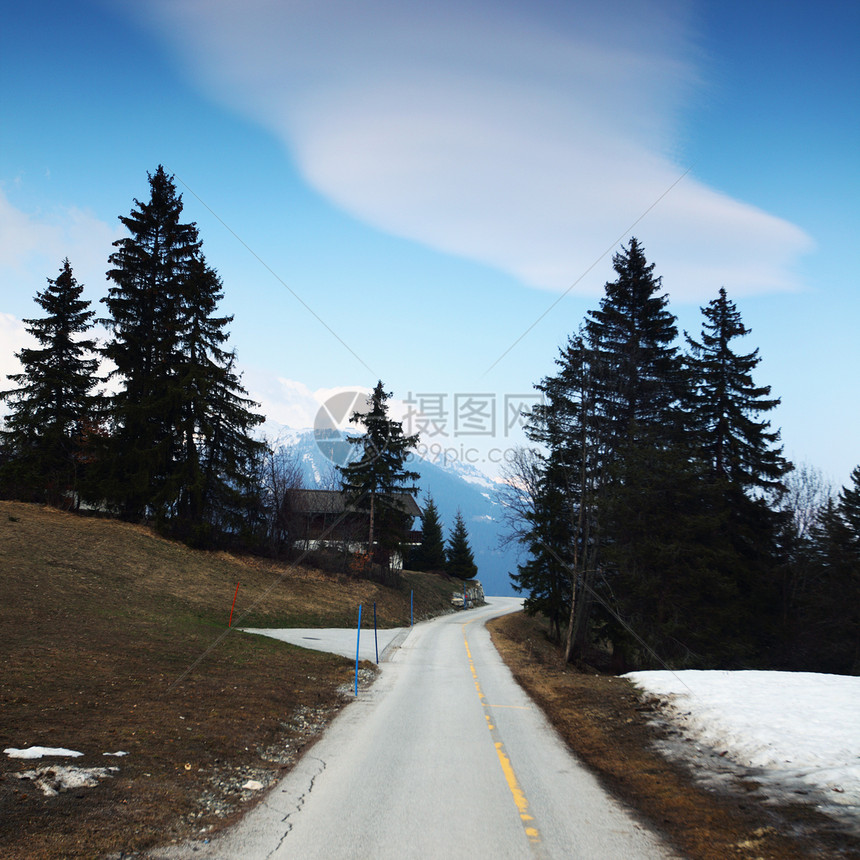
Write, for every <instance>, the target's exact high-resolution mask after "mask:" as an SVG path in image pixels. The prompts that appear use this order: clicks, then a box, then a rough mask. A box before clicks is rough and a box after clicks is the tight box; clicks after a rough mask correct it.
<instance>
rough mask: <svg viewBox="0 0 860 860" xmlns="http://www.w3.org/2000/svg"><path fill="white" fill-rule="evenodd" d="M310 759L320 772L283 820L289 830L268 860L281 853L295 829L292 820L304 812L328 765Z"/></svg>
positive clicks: (315, 775) (268, 855) (282, 822)
mask: <svg viewBox="0 0 860 860" xmlns="http://www.w3.org/2000/svg"><path fill="white" fill-rule="evenodd" d="M309 758H313V761H315V762H317V763H318V764H319V766H320V767H319V770H318V771H317V772H316V773H315V774H314V775H313V776H312V777H311V781H310V783H309V784H308V787H307V790H306V791H304V792H303V793H302V794H300V795H299V797H298V798H297V800H296V804H295V807H294V808H293V809H292V810H291V811H290V812H288V813H287V814H286V815H285V816H284V817H283V818H282V819H281V824H286V825H287V829H286V830H285V831H284V834H283V836H281V838H280V839H279V840H278V844H277V845H276V846H275V847H274V848H273V849H272V850H271V851H270V852H269V853H268V854H267V855H266V860H269V858H270V857H273V856H274V855H275V854H277V852H278V851H280V849H281V846H282V845H283V844H284V841H285V840H286V838H287V837H288V836H289V835H290V832H291V831H292V829H293V824H292V822H291V821H290V819H291V818H292V817H293V816H294V815H297V814H298V813H299V812H301V811H302V807H304V805H305V802H306V801H307V799H308V797H310V794H311V792H312V791H313V790H314V785H315V784H316V781H317V777H318V776H320V774H322V773H323V771H324V770H325V769H326V763H325V762H324V761H323V760H322V759H321V758H315V757H309Z"/></svg>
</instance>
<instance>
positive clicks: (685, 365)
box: [512, 239, 860, 668]
mask: <svg viewBox="0 0 860 860" xmlns="http://www.w3.org/2000/svg"><path fill="white" fill-rule="evenodd" d="M613 266H614V269H615V273H616V279H615V280H614V281H612V282H609V283H607V284H606V294H605V296H604V298H603V299H602V301H601V303H600V307H599V309H598V310H595V311H592V312H590V313H589V315H588V316H587V318H586V320H585V323H584V325H583V328H582V330H581V332H580V334H578V335H577V336H575V337H572V338H571V339H570V340H569V342H568V344H567V345H566V347H565V348H564V349H563V350H562V351H561V353H560V356H559V358H558V359H557V362H556V364H557V367H558V370H557V373H556V375H555V376H552V377H548V378H546V379H544V380H543V381H542V382H541V383H540V384H539V385H538V386H536V387H537V388H538V390H539V391H541V392H542V393H543V395H544V398H545V399H544V402H543V403H542V404H541V405H539V406H537V407H536V408H535V409H534V410H533V412H532V415H531V421H530V424H529V427H528V433H529V436H530V438H531V439H532V440H533V441H535V442H537V443H539V444H541V445H542V446H544V448H545V449H546V451H547V453H546V454H545V456H544V457H543V465H542V467H541V468H540V470H539V472H540V479H539V481H538V482H537V484H538V491H537V493H536V494H535V498H534V500H533V503H532V504H531V506H530V507H528V506H524V507H523V509H522V510H521V511H520V519H521V520H522V521H524V522H525V524H526V526H525V527H524V528H523V527H521V528H520V531H519V535H520V537H519V539H520V540H521V542H522V543H524V544H525V546H526V547H527V549H528V551H529V558H528V559H527V561H526V563H525V564H523V565H521V566H520V568H519V571H518V573H517V574H516V575H514V576H513V577H512V579H513V581H514V584H515V587H517V588H519V589H520V590H523V591H526V592H527V593H528V594H529V597H528V599H527V606H532V607H534V608H539V609H540V611H541V612H543V613H544V614H545V615H547V617H548V618H549V620H550V627H551V630H552V631H553V632H554V633H555V634H556V635H558V633H559V632H560V630H559V626H560V625H561V624H563V623H564V620H566V621H567V637H566V648H565V653H566V657H567V658H568V659H573V658H576V657H582V656H584V655H585V654H586V652H587V650H588V647H589V643H590V642H594V641H596V640H597V639H599V640H600V641H601V642H602V643H606V642H608V643H609V644H610V646H611V650H612V653H613V660H614V663H615V665H616V666H617V667H619V668H621V667H627V668H635V667H644V666H659V665H673V666H678V667H681V666H697V667H702V668H704V667H717V666H720V667H732V666H743V665H750V664H754V663H755V662H756V661H759V663H761V662H762V661H763V660H764V659H766V658H767V655H769V654H774V653H775V648H776V641H777V639H778V630H779V614H780V609H779V608H778V607H779V606H780V604H781V600H780V594H781V578H782V576H783V574H782V569H783V568H784V565H785V549H784V545H783V542H782V539H783V537H784V535H785V528H784V520H785V516H784V515H783V514H781V513H779V512H778V511H777V510H776V509H775V504H776V503H778V501H779V498H780V496H781V493H782V489H783V488H782V483H781V478H782V477H783V475H784V474H785V473H786V472H787V471H788V469H789V468H790V466H789V464H787V463H786V461H785V460H784V459H783V457H782V452H781V449H780V448H778V447H776V442H777V441H778V438H779V437H778V433H775V432H771V431H770V429H769V425H768V423H767V422H766V421H760V420H758V416H759V414H760V413H762V412H766V411H768V410H770V409H772V408H774V407H775V406H776V404H777V403H778V401H777V400H775V399H771V398H769V394H770V389H769V388H767V387H757V386H755V385H754V384H753V382H752V378H751V373H752V371H753V370H754V368H755V367H756V365H757V364H758V361H759V359H758V354H757V352H753V353H750V354H736V353H735V352H734V351H733V349H732V346H733V340H734V339H735V338H737V337H741V336H744V335H745V334H746V333H747V330H746V329H745V328H744V326H743V324H742V322H741V319H740V315H739V313H738V311H737V309H736V308H735V306H734V305H733V304H732V303H731V302H729V301H728V299H727V298H726V294H725V291H724V290H723V291H721V292H720V295H719V297H718V299H716V300H715V301H714V302H711V304H710V305H708V307H707V308H704V309H703V313H704V316H705V320H704V325H703V332H702V336H701V341H700V342H694V341H693V340H692V339H690V338H688V341H689V343H690V345H691V348H692V349H693V355H692V356H690V357H688V358H686V359H685V357H684V356H682V355H681V354H680V352H679V349H678V347H677V346H676V343H675V342H676V340H677V335H678V331H677V327H676V323H675V317H674V316H673V315H672V314H671V313H670V311H669V310H668V299H667V297H666V296H665V295H663V294H661V292H660V291H661V289H662V287H661V281H660V278H659V277H656V276H655V275H654V265H653V264H649V263H648V262H647V260H646V258H645V255H644V251H643V249H642V246H641V245H640V244H639V243H638V242H637V241H636V240H635V239H632V240H631V241H630V243H629V244H628V246H627V247H626V248H624V249H622V251H621V253H619V254H616V255H615V257H614V259H613ZM858 497H860V493H858ZM565 608H566V610H567V612H566V613H565ZM565 614H566V619H565Z"/></svg>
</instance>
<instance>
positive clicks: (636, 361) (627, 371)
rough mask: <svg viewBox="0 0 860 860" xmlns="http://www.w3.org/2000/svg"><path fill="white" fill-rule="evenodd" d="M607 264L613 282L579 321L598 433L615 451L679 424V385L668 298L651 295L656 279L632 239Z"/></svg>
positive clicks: (659, 438)
mask: <svg viewBox="0 0 860 860" xmlns="http://www.w3.org/2000/svg"><path fill="white" fill-rule="evenodd" d="M612 265H613V268H614V269H615V272H616V274H617V278H616V279H615V280H614V281H611V282H608V283H607V284H606V286H605V290H606V295H605V296H604V298H603V299H602V300H601V302H600V308H599V309H598V310H595V311H591V312H590V313H589V314H588V317H587V319H586V322H585V340H586V343H587V345H588V347H589V349H590V351H591V352H592V358H591V361H592V363H593V365H594V368H595V371H596V372H595V373H594V374H593V385H594V390H595V400H596V413H597V415H598V416H599V418H600V423H601V427H600V435H601V436H602V437H603V438H605V439H606V440H608V442H609V443H610V444H611V445H612V446H613V447H614V448H616V449H620V448H621V446H623V445H626V444H629V443H631V442H633V443H635V442H637V441H643V440H645V442H646V444H653V443H655V442H656V443H658V444H662V443H663V442H665V441H666V440H668V439H669V438H671V434H672V433H673V431H675V430H676V429H677V426H678V424H679V408H678V407H679V401H680V398H681V395H682V393H683V391H684V382H685V379H684V374H683V366H682V362H681V358H680V355H679V353H678V349H677V347H676V346H674V345H673V344H674V341H675V339H676V338H677V336H678V329H677V326H676V324H675V316H674V315H673V314H672V313H670V311H669V310H668V309H667V306H668V303H669V299H668V296H667V295H665V294H662V295H658V293H659V291H660V290H661V289H662V280H661V278H660V277H655V275H654V264H653V263H650V264H649V263H648V261H647V260H646V259H645V253H644V249H643V248H642V246H641V245H640V244H639V242H638V241H637V240H636V239H635V238H632V239H631V240H630V243H629V244H628V246H627V248H624V249H623V250H622V251H621V252H620V253H618V254H616V255H615V256H614V257H613V260H612Z"/></svg>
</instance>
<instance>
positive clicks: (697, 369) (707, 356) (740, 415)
mask: <svg viewBox="0 0 860 860" xmlns="http://www.w3.org/2000/svg"><path fill="white" fill-rule="evenodd" d="M702 314H703V315H704V317H705V321H704V323H703V325H702V333H701V339H700V341H695V340H693V338H691V337H690V336H689V335H687V342H688V344H689V346H690V349H691V352H692V354H691V356H690V357H689V359H688V362H689V366H690V370H691V375H692V381H693V386H694V387H693V389H692V392H691V401H692V402H691V405H692V423H693V424H694V426H695V427H696V443H697V445H698V446H699V448H700V451H701V454H702V456H703V457H704V458H705V460H706V462H707V464H708V467H709V468H710V470H711V472H712V473H713V475H714V476H715V477H716V478H718V479H725V480H727V481H729V482H730V483H732V484H735V485H737V486H739V487H742V488H743V489H744V490H757V489H761V490H781V489H782V484H781V481H780V479H781V478H782V476H783V475H784V474H785V473H786V472H787V471H788V470H789V469H790V468H791V466H790V465H789V464H787V463H786V461H785V460H784V459H783V457H782V448H781V447H780V448H777V447H775V446H776V443H777V442H778V441H779V433H778V432H775V431H771V430H770V429H769V427H770V423H769V422H768V421H757V420H756V416H758V415H761V414H762V413H765V412H769V411H771V410H772V409H775V408H776V407H777V406H778V405H779V399H778V398H770V397H769V395H770V386H769V385H763V386H756V385H755V384H754V383H753V379H752V371H753V370H754V369H755V368H756V367H757V366H758V364H759V361H760V360H761V359H760V358H759V355H758V350H757V349H756V350H753V352H750V353H746V354H739V353H736V352H735V351H734V350H733V349H732V341H734V340H735V339H736V338H739V337H745V336H746V335H747V334H749V330H748V329H747V328H746V327H745V326H744V324H743V322H742V321H741V315H740V313H739V311H738V310H737V308H736V307H735V305H734V303H733V302H730V301H729V300H728V298H727V296H726V291H725V288H722V289H720V293H719V296H718V297H717V298H716V299H714V300H713V301H712V302H711V303H710V304H709V305H708V306H707V307H704V308H702Z"/></svg>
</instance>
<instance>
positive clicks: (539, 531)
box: [511, 461, 576, 641]
mask: <svg viewBox="0 0 860 860" xmlns="http://www.w3.org/2000/svg"><path fill="white" fill-rule="evenodd" d="M567 478H568V474H567V471H566V470H565V469H564V468H563V467H561V466H560V465H559V464H558V463H554V462H552V461H550V462H547V463H545V464H544V468H543V469H542V472H541V477H540V483H539V485H538V487H537V493H536V495H535V498H534V505H533V508H532V510H531V511H530V512H529V513H528V514H527V515H526V516H527V520H528V527H529V528H528V531H527V532H525V533H524V535H523V537H522V539H521V540H522V543H523V544H524V545H525V547H526V549H527V551H528V553H529V557H528V560H527V561H526V562H525V564H522V565H519V566H518V568H517V573H515V574H511V581H512V583H513V587H514V589H516V591H518V592H520V593H523V592H525V593H526V594H527V595H528V596H527V597H526V600H525V610H526V612H528V613H530V614H534V613H538V612H539V613H541V614H543V615H544V616H545V617H546V618H548V619H549V622H550V635H551V636H553V638H554V639H555V640H556V641H561V631H562V627H563V626H564V625H565V624H566V623H567V621H568V615H569V611H568V608H569V606H570V601H571V589H572V587H573V579H574V576H575V573H576V556H575V552H574V549H575V540H576V536H575V531H574V526H573V523H574V517H573V512H572V510H571V506H572V504H573V503H574V497H573V495H572V493H571V492H570V490H571V488H570V486H569V485H568V480H567Z"/></svg>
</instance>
